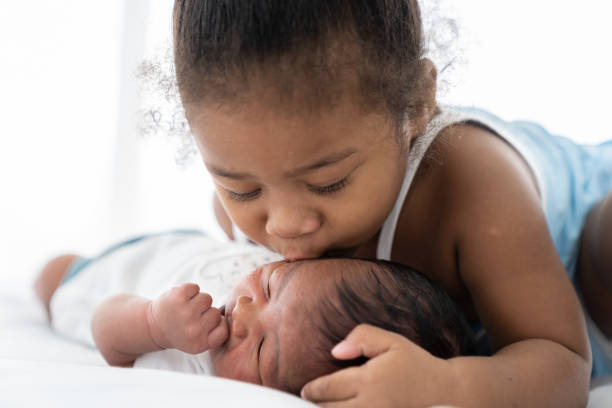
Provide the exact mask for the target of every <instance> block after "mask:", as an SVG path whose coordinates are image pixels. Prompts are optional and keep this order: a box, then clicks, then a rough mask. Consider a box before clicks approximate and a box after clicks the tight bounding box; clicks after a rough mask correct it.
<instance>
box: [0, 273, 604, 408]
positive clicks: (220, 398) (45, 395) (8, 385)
mask: <svg viewBox="0 0 612 408" xmlns="http://www.w3.org/2000/svg"><path fill="white" fill-rule="evenodd" d="M187 404H189V405H187ZM82 406H88V407H105V408H106V407H127V406H130V407H134V406H146V407H151V408H155V407H169V406H172V407H181V406H197V407H237V408H245V407H266V408H275V407H279V408H280V407H288V408H293V407H295V408H300V407H302V408H308V407H311V408H312V407H314V405H312V404H310V403H308V402H306V401H303V400H301V399H299V398H297V397H294V396H292V395H289V394H286V393H281V392H277V391H274V390H271V389H267V388H264V387H259V386H255V385H250V384H246V383H241V382H238V381H232V380H226V379H221V378H215V377H204V376H196V375H191V374H182V373H178V372H171V371H160V370H146V369H129V368H115V367H109V366H107V365H106V363H105V362H104V360H103V359H102V357H101V356H100V355H99V354H98V352H97V351H96V350H94V349H91V348H88V347H86V346H83V345H81V344H78V343H74V342H72V341H70V340H67V339H63V338H61V337H59V336H58V335H57V334H56V333H54V332H53V331H52V330H51V328H50V327H49V325H48V324H47V322H46V319H45V315H44V311H43V310H42V307H40V306H39V305H38V303H37V302H36V299H35V298H34V294H33V292H32V291H31V288H30V282H29V281H28V280H27V279H26V280H23V279H22V280H20V281H18V282H15V281H13V280H7V279H0V407H2V408H12V407H58V408H60V407H61V408H72V407H79V408H80V407H82ZM609 407H612V385H608V386H604V387H600V388H596V389H595V390H593V391H591V395H590V401H589V405H588V408H609Z"/></svg>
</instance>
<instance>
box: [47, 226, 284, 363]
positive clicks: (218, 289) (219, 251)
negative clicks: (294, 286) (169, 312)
mask: <svg viewBox="0 0 612 408" xmlns="http://www.w3.org/2000/svg"><path fill="white" fill-rule="evenodd" d="M281 259H282V258H281V257H280V255H278V254H275V253H273V252H270V251H268V250H266V249H265V248H262V247H259V246H255V245H251V244H236V243H231V242H229V243H228V242H219V241H218V240H215V239H212V238H209V237H206V236H204V235H199V234H193V233H191V234H185V233H167V234H159V235H153V236H150V237H147V238H144V239H142V240H139V241H137V242H134V243H130V244H128V245H125V246H121V247H119V248H117V249H114V250H112V251H111V252H109V253H107V254H104V255H102V256H101V257H99V258H96V259H95V260H94V261H93V262H91V263H90V264H89V265H87V266H86V267H85V268H84V269H83V270H82V271H81V272H79V273H78V274H77V275H76V276H74V277H73V278H71V279H70V280H68V281H67V282H65V283H64V284H62V285H61V286H60V287H59V288H58V289H57V291H56V292H55V294H54V296H53V298H52V300H51V313H52V316H53V321H52V325H53V328H54V329H55V330H56V331H57V332H58V333H59V334H61V335H63V336H66V337H69V338H71V339H74V340H76V341H79V342H81V343H84V344H86V345H89V346H91V347H95V344H94V341H93V337H92V334H91V317H92V315H93V312H94V311H95V309H96V307H97V306H98V305H99V304H100V303H101V302H102V301H104V300H105V299H107V298H108V297H110V296H113V295H115V294H119V293H130V294H134V295H138V296H142V297H145V298H148V299H155V298H157V297H159V296H160V295H161V294H162V293H164V292H166V291H167V290H169V289H170V288H172V287H173V286H176V285H179V284H181V283H186V282H194V283H197V284H198V285H200V290H201V291H202V292H206V293H209V294H210V295H211V296H212V297H213V306H215V307H219V306H221V305H222V304H223V303H224V301H225V298H226V296H227V295H228V294H229V292H230V290H231V289H232V288H233V287H234V286H235V285H236V283H237V282H238V281H239V280H240V278H242V277H243V276H245V275H246V274H248V273H249V272H251V271H252V270H253V269H255V268H256V267H258V266H260V265H262V264H265V263H269V262H273V261H277V260H281ZM134 367H139V368H159V369H169V370H175V371H182V372H190V373H196V374H214V373H213V370H212V363H211V361H210V358H209V356H208V353H207V352H205V353H201V354H198V355H192V354H187V353H183V352H181V351H178V350H162V351H159V352H155V353H149V354H145V355H143V356H141V357H139V358H138V359H137V360H136V361H135V363H134Z"/></svg>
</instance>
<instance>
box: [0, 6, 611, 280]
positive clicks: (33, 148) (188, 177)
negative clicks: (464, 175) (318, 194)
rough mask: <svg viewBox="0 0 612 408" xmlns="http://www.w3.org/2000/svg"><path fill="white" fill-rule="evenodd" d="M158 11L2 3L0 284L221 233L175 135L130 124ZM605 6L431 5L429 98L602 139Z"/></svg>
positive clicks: (161, 40) (161, 20)
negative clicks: (135, 247) (165, 237)
mask: <svg viewBox="0 0 612 408" xmlns="http://www.w3.org/2000/svg"><path fill="white" fill-rule="evenodd" d="M453 3H454V4H453ZM171 7H172V1H170V0H129V1H128V0H123V1H122V0H106V1H103V2H100V1H93V0H54V1H52V2H50V1H46V0H32V1H29V2H17V1H12V2H8V1H4V2H0V51H1V53H2V57H1V58H2V59H1V63H0V187H1V188H0V284H2V282H3V281H4V282H7V281H8V280H9V278H10V280H11V281H12V282H15V281H19V282H22V283H27V282H29V280H30V279H31V278H32V276H33V274H34V273H35V272H36V270H37V269H38V268H39V267H40V265H42V264H43V262H44V261H45V260H46V259H47V258H49V257H50V256H53V255H55V254H58V253H61V252H64V251H76V252H79V253H83V254H85V255H92V254H94V253H95V252H97V251H98V250H100V249H102V247H104V246H106V245H108V244H110V243H112V242H114V241H116V240H118V239H122V238H125V237H127V236H130V235H134V234H139V233H143V232H149V231H157V230H161V229H172V228H199V229H205V230H208V231H211V232H212V233H213V234H219V230H218V228H217V227H216V225H215V223H214V221H213V216H212V209H211V197H212V185H211V182H210V180H209V177H208V176H207V174H206V173H205V170H204V168H203V166H202V164H201V163H200V162H199V160H194V161H193V162H192V163H191V164H190V165H189V166H187V167H181V166H178V165H177V164H176V163H175V154H176V152H177V149H178V147H179V146H178V144H177V143H175V142H173V140H171V138H168V137H163V136H162V135H157V136H154V137H147V138H143V137H142V136H141V135H140V134H139V133H138V132H137V131H136V126H135V124H136V121H137V112H138V110H139V109H141V108H142V107H143V105H146V103H147V101H146V100H145V99H143V97H142V96H141V94H140V93H139V92H138V89H139V86H140V85H139V83H138V81H137V80H136V79H135V72H136V67H137V65H138V63H139V62H140V61H141V60H142V59H143V58H151V57H154V56H155V55H156V54H159V53H160V49H161V47H163V45H164V44H165V41H166V40H167V38H168V36H169V33H170V13H171ZM607 7H608V6H607V4H606V2H601V1H598V0H585V1H582V2H579V3H578V2H574V1H559V0H557V1H554V0H539V1H537V2H534V1H530V0H515V1H513V2H500V1H490V0H462V1H461V2H451V1H450V0H449V1H447V2H442V3H441V13H442V15H443V16H447V17H452V18H454V19H456V22H457V25H458V28H459V39H458V41H457V42H456V48H455V50H456V51H453V53H454V54H453V55H454V56H455V57H457V60H456V62H455V64H454V68H453V69H452V70H450V71H448V73H446V74H445V75H443V76H442V80H443V84H444V86H443V88H444V92H443V93H442V94H441V96H440V99H441V101H442V102H446V103H454V104H462V105H476V106H481V107H484V108H486V109H488V110H491V111H493V112H494V113H496V114H498V115H500V116H501V117H503V118H505V119H508V120H511V119H528V120H534V121H537V122H539V123H541V124H542V125H544V126H545V127H547V128H548V129H549V130H550V131H552V132H553V133H559V134H564V135H566V136H568V137H571V138H573V139H575V140H578V141H581V142H585V143H592V142H598V141H602V140H604V139H610V138H612V131H611V130H610V128H609V126H608V122H609V113H608V111H607V110H608V107H609V106H610V103H609V99H610V95H611V94H612V81H611V80H610V78H609V76H608V75H609V72H612V55H611V54H610V52H609V44H608V42H609V39H610V38H612V26H611V25H610V24H609V23H608V21H607V20H608V17H609V15H610V14H609V13H608V10H607ZM607 50H608V51H607Z"/></svg>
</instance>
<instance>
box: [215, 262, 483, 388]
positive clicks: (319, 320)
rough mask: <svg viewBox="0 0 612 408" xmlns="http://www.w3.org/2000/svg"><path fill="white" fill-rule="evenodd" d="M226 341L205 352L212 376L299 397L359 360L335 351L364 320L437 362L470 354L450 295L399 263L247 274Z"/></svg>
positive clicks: (284, 265) (313, 265)
mask: <svg viewBox="0 0 612 408" xmlns="http://www.w3.org/2000/svg"><path fill="white" fill-rule="evenodd" d="M224 314H225V319H226V322H227V324H228V325H229V327H230V335H229V338H228V340H227V341H226V343H225V344H224V345H223V346H221V347H220V348H218V349H215V350H212V351H211V356H212V359H213V364H214V366H215V370H216V372H217V375H219V376H222V377H227V378H233V379H237V380H242V381H247V382H252V383H257V384H262V385H265V386H269V387H273V388H277V389H282V390H285V391H289V392H292V393H299V391H300V389H301V388H302V386H303V385H304V384H306V383H307V382H308V381H310V380H312V379H314V378H316V377H319V376H321V375H324V374H328V373H331V372H333V371H336V370H337V369H340V368H343V367H347V366H350V365H358V364H361V363H363V362H364V360H363V359H356V360H353V361H348V362H346V361H340V360H336V359H334V358H333V357H332V355H331V352H330V351H331V349H332V348H333V346H334V345H335V344H336V343H338V342H340V341H341V340H342V339H344V337H346V335H347V334H348V333H349V332H350V331H351V330H352V329H353V328H354V327H355V326H357V325H359V324H362V323H366V324H371V325H376V326H378V327H381V328H383V329H386V330H389V331H393V332H396V333H399V334H401V335H403V336H405V337H407V338H408V339H410V340H412V341H414V342H415V343H416V344H418V345H420V346H422V347H423V348H425V349H426V350H428V351H429V352H430V353H432V354H433V355H435V356H438V357H441V358H450V357H453V356H457V355H464V354H469V353H471V351H472V349H473V345H474V343H473V338H472V336H471V332H470V330H469V328H468V326H467V324H466V323H465V320H464V319H463V318H462V316H461V314H460V313H459V312H458V310H457V309H456V307H455V306H454V304H453V302H452V301H451V300H450V298H449V297H448V296H447V295H446V294H445V293H444V292H443V291H442V290H441V289H439V288H438V287H436V286H435V285H434V284H433V283H431V281H429V280H428V279H427V278H425V277H424V276H423V275H421V274H420V273H418V272H416V271H414V270H412V269H410V268H408V267H406V266H403V265H400V264H395V263H390V262H384V261H365V260H356V259H322V260H309V261H299V262H293V263H288V262H275V263H271V264H267V265H264V266H262V267H260V268H258V269H257V270H255V271H254V272H252V273H251V274H249V275H248V276H247V277H245V278H244V279H243V280H242V281H241V282H240V283H239V284H238V285H237V286H236V287H235V288H234V290H233V292H232V294H231V295H230V297H229V300H228V302H227V303H226V306H225V311H224Z"/></svg>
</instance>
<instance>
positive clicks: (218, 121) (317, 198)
mask: <svg viewBox="0 0 612 408" xmlns="http://www.w3.org/2000/svg"><path fill="white" fill-rule="evenodd" d="M266 98H267V97H266V96H261V98H260V99H258V100H256V101H253V100H249V101H247V102H244V104H243V105H241V107H240V109H234V110H229V109H227V107H225V108H218V109H215V108H212V107H208V108H206V107H196V106H187V107H186V113H187V117H188V119H189V123H190V126H191V129H192V131H193V133H194V135H195V136H196V141H197V144H198V147H199V150H200V153H201V155H202V157H203V160H204V163H205V164H206V167H207V168H208V170H209V171H210V173H211V174H212V176H213V180H214V182H215V185H216V189H217V196H218V197H219V199H220V201H221V203H222V204H223V207H224V208H225V211H226V212H227V213H228V215H229V216H230V218H231V219H232V221H233V222H234V223H235V224H236V225H237V226H238V227H239V228H240V229H241V230H242V231H243V232H244V233H245V234H246V235H248V236H249V238H251V239H252V240H253V241H255V242H258V243H260V244H262V245H263V246H266V247H267V248H269V249H271V250H273V251H275V252H278V253H280V254H281V255H283V257H284V258H285V259H288V260H296V259H305V258H316V257H318V256H320V255H322V254H323V253H324V252H326V251H332V252H333V251H334V250H338V251H350V250H351V249H355V248H357V247H358V246H360V245H362V244H364V243H366V242H367V241H368V240H370V239H371V238H372V237H373V236H374V235H375V234H376V232H377V231H378V230H379V229H380V226H381V225H382V223H383V222H384V220H385V217H386V216H387V214H388V213H389V212H390V210H391V208H392V207H393V204H394V202H395V199H396V197H397V193H398V191H399V188H400V185H401V180H402V177H403V174H404V164H403V163H404V160H402V159H401V149H400V144H399V143H398V141H397V140H396V137H395V135H394V132H393V130H392V126H391V121H390V119H389V118H388V116H387V115H385V114H383V113H380V112H366V111H364V110H363V109H362V108H361V107H360V105H358V104H356V103H350V102H340V103H338V105H337V106H336V107H334V108H333V109H332V108H330V109H329V110H327V111H324V112H308V111H306V112H291V113H287V112H285V111H283V109H282V108H278V107H277V108H274V107H271V106H274V102H269V101H267V100H266Z"/></svg>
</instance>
